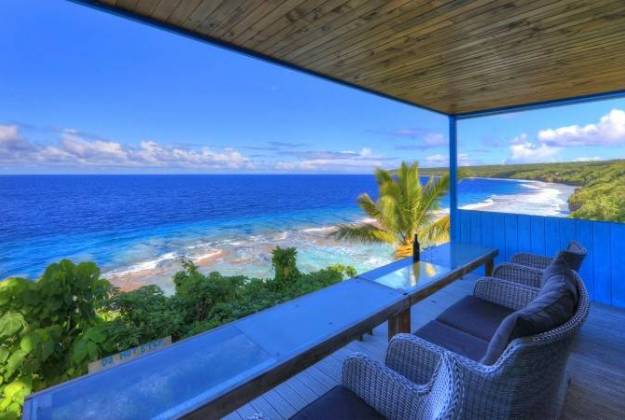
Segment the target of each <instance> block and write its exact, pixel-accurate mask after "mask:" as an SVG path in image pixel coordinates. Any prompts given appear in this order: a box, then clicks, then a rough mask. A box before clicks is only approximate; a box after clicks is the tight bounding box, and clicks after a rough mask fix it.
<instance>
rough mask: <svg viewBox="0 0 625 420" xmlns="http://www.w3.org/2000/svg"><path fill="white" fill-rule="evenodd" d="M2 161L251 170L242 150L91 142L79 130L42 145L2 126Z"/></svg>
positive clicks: (31, 163) (91, 165) (12, 127)
mask: <svg viewBox="0 0 625 420" xmlns="http://www.w3.org/2000/svg"><path fill="white" fill-rule="evenodd" d="M0 162H2V163H3V164H9V165H14V166H15V165H57V166H58V165H64V166H78V167H117V168H120V167H121V168H154V167H158V168H182V169H197V170H220V169H252V168H253V164H252V162H251V161H250V160H249V159H248V158H247V157H246V156H244V155H243V154H241V153H240V152H239V151H237V150H235V149H232V148H226V149H223V150H213V149H210V148H208V147H202V148H182V147H174V146H167V145H161V144H159V143H157V142H155V141H148V140H146V141H142V142H141V143H140V144H139V146H138V147H133V146H126V145H123V144H121V143H119V142H115V141H110V140H102V139H90V138H87V137H85V136H83V135H81V134H80V133H79V132H77V131H76V130H64V131H63V132H62V133H61V138H60V141H59V142H58V144H56V145H50V146H39V145H35V144H32V143H29V142H28V141H26V140H25V139H23V138H22V137H21V136H20V135H19V129H18V127H16V126H2V125H0Z"/></svg>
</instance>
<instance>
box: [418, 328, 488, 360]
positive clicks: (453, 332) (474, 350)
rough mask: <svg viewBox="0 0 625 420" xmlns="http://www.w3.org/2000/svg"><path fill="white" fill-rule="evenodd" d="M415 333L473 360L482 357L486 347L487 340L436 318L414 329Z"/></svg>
mask: <svg viewBox="0 0 625 420" xmlns="http://www.w3.org/2000/svg"><path fill="white" fill-rule="evenodd" d="M415 335H417V336H419V337H421V338H423V339H424V340H427V341H429V342H430V343H434V344H438V345H439V346H441V347H444V348H446V349H447V350H450V351H453V352H454V353H458V354H461V355H463V356H465V357H468V358H469V359H473V360H475V361H478V360H480V359H481V358H482V356H483V355H484V353H486V348H487V347H488V341H486V340H482V339H480V338H478V337H474V336H472V335H471V334H467V333H466V332H464V331H461V330H459V329H457V328H454V327H452V326H450V325H447V324H444V323H442V322H439V321H436V320H435V321H431V322H428V323H427V324H425V325H424V326H423V327H421V328H420V329H418V330H417V331H415Z"/></svg>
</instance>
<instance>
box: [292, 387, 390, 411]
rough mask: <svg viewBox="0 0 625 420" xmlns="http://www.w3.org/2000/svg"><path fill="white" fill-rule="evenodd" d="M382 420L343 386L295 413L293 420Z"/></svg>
mask: <svg viewBox="0 0 625 420" xmlns="http://www.w3.org/2000/svg"><path fill="white" fill-rule="evenodd" d="M319 419H323V420H352V419H364V420H368V419H370V420H382V419H384V416H382V415H381V414H380V413H378V412H377V411H375V410H374V409H373V408H372V407H371V406H369V405H368V404H367V403H366V402H364V401H363V400H362V399H361V398H360V397H359V396H358V395H356V394H354V393H353V392H352V391H350V390H349V389H347V388H345V387H344V386H342V385H338V386H335V387H334V388H332V389H331V390H329V391H328V392H326V393H325V394H323V395H322V396H320V397H319V398H317V399H316V400H315V401H313V402H311V403H310V404H308V405H307V406H306V407H304V408H302V409H301V410H300V411H298V412H297V413H295V414H294V415H293V417H291V420H319Z"/></svg>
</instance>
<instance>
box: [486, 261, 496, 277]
mask: <svg viewBox="0 0 625 420" xmlns="http://www.w3.org/2000/svg"><path fill="white" fill-rule="evenodd" d="M494 269H495V261H493V260H492V259H490V260H488V261H486V263H484V271H485V273H486V275H487V276H489V277H490V276H492V275H493V270H494Z"/></svg>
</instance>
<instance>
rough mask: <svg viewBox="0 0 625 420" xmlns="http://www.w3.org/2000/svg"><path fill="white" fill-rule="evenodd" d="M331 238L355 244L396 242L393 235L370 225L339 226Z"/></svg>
mask: <svg viewBox="0 0 625 420" xmlns="http://www.w3.org/2000/svg"><path fill="white" fill-rule="evenodd" d="M330 236H332V237H334V238H336V239H339V240H347V241H354V242H365V243H382V242H384V243H389V244H393V243H394V242H395V238H394V236H393V235H392V234H391V233H389V232H386V231H384V230H382V229H380V228H379V227H377V226H375V225H372V224H369V223H362V224H346V225H339V226H338V228H337V230H336V231H334V232H332V233H331V234H330Z"/></svg>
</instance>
